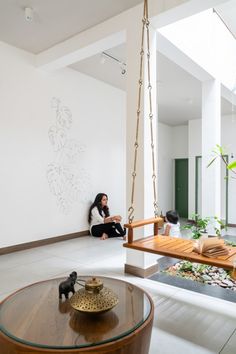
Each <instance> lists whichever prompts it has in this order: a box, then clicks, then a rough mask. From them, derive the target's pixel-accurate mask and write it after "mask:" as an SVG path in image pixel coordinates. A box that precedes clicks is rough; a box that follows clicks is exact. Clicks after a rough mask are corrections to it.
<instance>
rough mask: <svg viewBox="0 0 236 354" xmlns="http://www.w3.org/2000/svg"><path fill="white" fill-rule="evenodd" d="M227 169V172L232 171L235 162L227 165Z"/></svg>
mask: <svg viewBox="0 0 236 354" xmlns="http://www.w3.org/2000/svg"><path fill="white" fill-rule="evenodd" d="M227 168H228V169H229V170H232V169H233V168H236V161H233V162H231V163H230V164H228V166H227Z"/></svg>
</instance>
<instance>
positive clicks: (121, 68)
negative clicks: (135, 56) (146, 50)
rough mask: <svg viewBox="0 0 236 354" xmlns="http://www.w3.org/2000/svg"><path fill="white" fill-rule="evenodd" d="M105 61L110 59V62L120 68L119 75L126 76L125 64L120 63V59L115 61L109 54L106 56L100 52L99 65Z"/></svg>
mask: <svg viewBox="0 0 236 354" xmlns="http://www.w3.org/2000/svg"><path fill="white" fill-rule="evenodd" d="M105 59H110V60H112V61H115V62H116V63H117V64H118V65H119V66H120V70H121V74H122V75H125V74H126V63H124V62H123V61H121V60H120V59H117V58H115V57H113V56H112V55H110V54H107V53H105V52H102V54H101V63H102V64H103V63H104V62H105Z"/></svg>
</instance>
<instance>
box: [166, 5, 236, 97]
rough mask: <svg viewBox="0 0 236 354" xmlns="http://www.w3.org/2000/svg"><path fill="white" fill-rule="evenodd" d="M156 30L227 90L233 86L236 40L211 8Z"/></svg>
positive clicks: (234, 83) (235, 65)
mask: <svg viewBox="0 0 236 354" xmlns="http://www.w3.org/2000/svg"><path fill="white" fill-rule="evenodd" d="M159 31H160V33H161V34H162V35H163V36H165V37H166V38H167V39H168V40H169V41H170V42H172V43H173V44H174V45H175V46H177V47H178V48H179V49H180V50H182V51H183V52H184V53H185V54H186V55H188V56H189V57H190V58H191V59H192V60H194V61H195V62H196V63H197V64H198V65H200V66H201V67H202V68H203V69H205V70H206V71H207V72H208V73H209V74H211V75H212V76H213V77H215V78H217V79H219V80H220V81H221V83H222V84H223V85H224V86H226V87H227V88H228V89H229V90H230V91H233V90H235V89H236V40H235V38H234V37H233V35H232V34H231V32H230V31H229V30H228V28H227V27H226V26H225V24H224V22H223V21H222V20H221V19H220V17H219V16H218V15H217V13H216V12H215V11H214V10H213V9H208V10H206V11H203V12H201V13H199V14H197V15H193V16H190V17H188V18H185V19H183V20H180V21H177V22H175V23H173V24H171V25H168V26H165V27H162V28H161V29H159Z"/></svg>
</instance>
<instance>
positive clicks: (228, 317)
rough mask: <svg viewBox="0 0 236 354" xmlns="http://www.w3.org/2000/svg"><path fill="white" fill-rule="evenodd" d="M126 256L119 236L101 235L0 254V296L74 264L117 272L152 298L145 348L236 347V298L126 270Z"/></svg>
mask: <svg viewBox="0 0 236 354" xmlns="http://www.w3.org/2000/svg"><path fill="white" fill-rule="evenodd" d="M124 262H125V249H124V248H123V247H122V241H121V240H118V239H109V240H106V241H100V240H99V239H96V238H93V237H91V236H90V237H88V236H86V237H81V238H78V239H74V240H70V241H66V242H60V243H56V244H53V245H49V246H43V247H39V248H35V249H32V250H27V251H21V252H16V253H12V254H9V255H4V256H0V270H1V272H0V284H1V285H0V300H1V299H4V298H5V297H6V296H7V295H8V294H10V293H12V292H13V291H14V290H16V289H19V288H20V287H23V286H25V285H28V284H30V283H33V282H36V281H39V280H44V279H48V278H52V277H59V276H67V275H68V274H69V273H70V272H71V271H72V270H76V271H77V273H78V274H80V275H82V274H87V275H95V274H97V275H99V274H100V275H106V276H111V277H117V278H120V279H125V280H127V281H129V282H132V283H134V284H136V285H138V286H140V287H142V288H143V289H145V290H146V291H148V292H149V294H150V295H151V296H152V298H153V301H154V303H155V318H154V325H153V332H152V340H151V346H150V352H149V354H173V353H175V354H183V353H188V354H212V353H221V354H235V353H236V307H235V304H234V303H232V302H228V301H224V300H220V299H216V298H212V297H208V296H206V295H203V294H197V293H193V292H191V291H188V290H184V289H180V288H175V287H173V286H170V285H167V284H163V283H158V282H156V281H152V280H149V279H141V278H136V277H133V276H130V275H124V272H123V265H124ZM235 296H236V295H235ZM1 354H4V353H1Z"/></svg>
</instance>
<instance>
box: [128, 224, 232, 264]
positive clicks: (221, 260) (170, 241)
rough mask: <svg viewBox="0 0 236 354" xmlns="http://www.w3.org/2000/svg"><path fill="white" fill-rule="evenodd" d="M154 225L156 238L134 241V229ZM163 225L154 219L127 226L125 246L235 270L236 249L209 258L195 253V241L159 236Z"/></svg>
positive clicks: (229, 248) (230, 248)
mask: <svg viewBox="0 0 236 354" xmlns="http://www.w3.org/2000/svg"><path fill="white" fill-rule="evenodd" d="M148 224H154V236H149V237H145V238H141V239H138V240H135V241H134V240H133V230H134V228H137V227H140V226H145V225H148ZM162 225H163V219H162V218H152V219H147V220H141V221H135V222H133V223H130V224H125V227H126V228H127V229H128V242H127V243H124V244H123V246H124V247H126V248H130V249H135V250H137V251H143V252H149V253H155V254H160V255H163V256H168V257H173V258H179V259H184V260H187V261H190V262H196V263H203V264H208V265H211V266H216V267H220V268H225V269H229V270H233V268H234V267H233V262H234V259H235V258H236V247H230V246H227V248H228V250H229V254H228V255H226V256H220V257H217V258H208V257H205V256H202V255H200V254H198V253H196V252H193V244H194V241H193V240H186V239H182V238H176V237H170V236H162V235H158V226H159V227H160V226H162Z"/></svg>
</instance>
